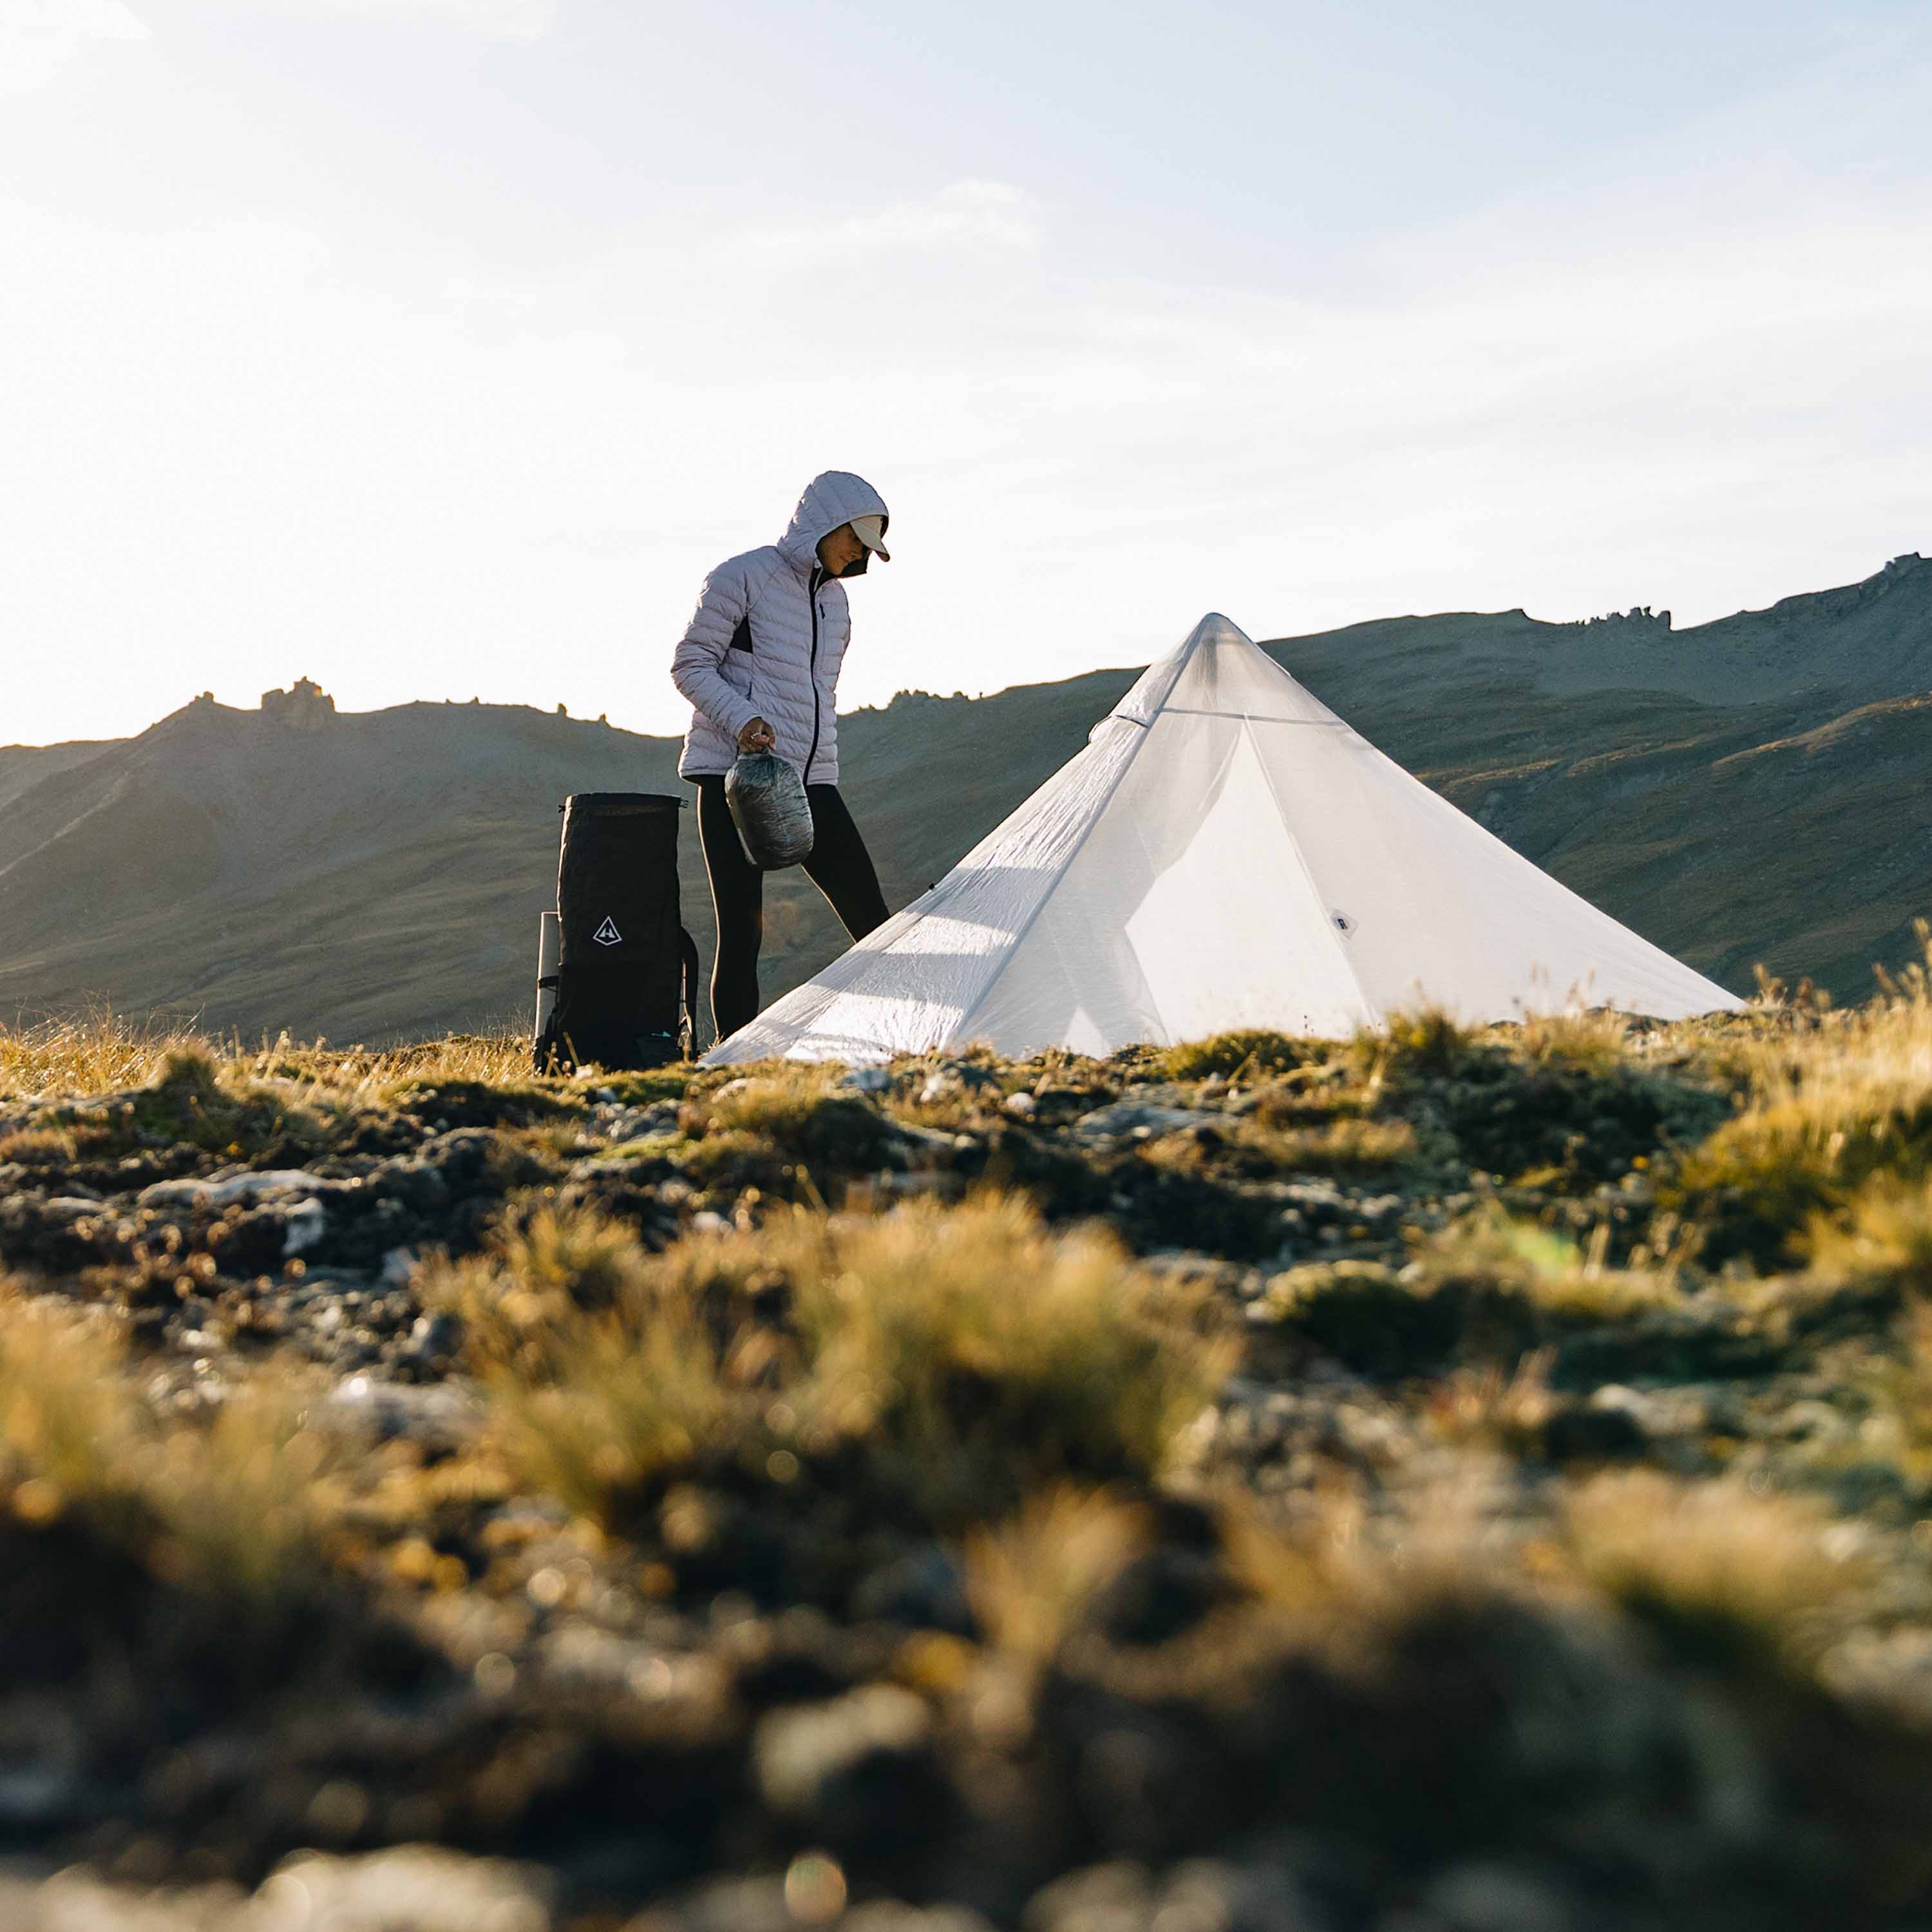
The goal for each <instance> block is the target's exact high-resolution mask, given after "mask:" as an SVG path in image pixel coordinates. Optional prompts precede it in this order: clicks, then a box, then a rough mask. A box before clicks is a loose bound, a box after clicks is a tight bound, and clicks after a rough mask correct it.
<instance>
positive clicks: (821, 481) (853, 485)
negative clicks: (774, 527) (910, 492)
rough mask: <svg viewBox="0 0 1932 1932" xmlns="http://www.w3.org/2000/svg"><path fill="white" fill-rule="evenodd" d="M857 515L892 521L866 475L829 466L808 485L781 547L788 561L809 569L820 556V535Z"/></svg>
mask: <svg viewBox="0 0 1932 1932" xmlns="http://www.w3.org/2000/svg"><path fill="white" fill-rule="evenodd" d="M853 517H886V519H887V520H888V521H889V520H890V518H891V512H890V511H888V510H887V509H886V499H884V498H883V496H880V494H879V493H878V491H877V490H874V488H873V487H872V486H871V484H869V483H868V482H867V481H865V478H864V477H862V476H854V475H853V474H852V472H850V470H849V469H828V470H826V472H824V474H823V475H820V476H814V478H812V479H811V481H810V482H809V483H808V484H806V485H805V494H804V495H803V496H801V497H799V499H798V508H796V509H795V510H794V511H793V512H792V513H791V521H790V523H789V524H788V525H787V526H786V529H785V533H784V535H783V536H781V538H779V539H778V548H779V550H781V552H782V553H784V556H785V558H786V559H787V561H788V562H791V563H793V564H796V565H797V566H798V567H799V568H800V569H802V570H809V569H810V568H811V566H812V565H813V564H814V563H815V562H817V560H818V544H819V539H820V538H821V537H824V536H828V535H830V533H831V532H832V531H834V530H835V529H837V528H838V526H839V525H840V524H841V523H850V521H851V520H852V519H853Z"/></svg>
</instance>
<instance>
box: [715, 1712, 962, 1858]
mask: <svg viewBox="0 0 1932 1932" xmlns="http://www.w3.org/2000/svg"><path fill="white" fill-rule="evenodd" d="M931 1735H932V1712H930V1711H929V1709H927V1707H926V1703H925V1700H923V1699H922V1698H919V1697H915V1696H914V1695H913V1694H912V1692H910V1691H902V1690H901V1689H900V1688H898V1686H897V1685H890V1684H869V1685H866V1686H865V1688H863V1689H862V1690H858V1691H850V1692H848V1693H847V1694H846V1695H845V1696H844V1697H837V1698H834V1699H832V1700H831V1701H830V1702H829V1703H823V1704H803V1705H799V1704H794V1705H790V1706H785V1707H784V1708H783V1709H779V1710H776V1711H774V1712H771V1713H770V1714H769V1715H768V1716H767V1717H766V1718H764V1719H763V1721H762V1722H760V1724H759V1726H758V1728H757V1732H756V1733H755V1735H754V1737H753V1739H752V1741H751V1760H752V1764H753V1766H754V1771H755V1773H756V1776H757V1783H758V1789H759V1790H760V1793H761V1794H762V1795H763V1798H764V1800H765V1802H766V1804H768V1805H770V1806H771V1807H772V1809H773V1810H774V1811H777V1812H778V1813H780V1814H781V1815H783V1816H784V1817H787V1818H790V1819H791V1820H793V1821H794V1822H795V1823H796V1824H797V1825H798V1826H799V1827H800V1828H801V1829H802V1830H803V1831H804V1832H805V1833H806V1834H807V1835H808V1842H815V1843H820V1844H823V1845H826V1846H829V1847H830V1848H831V1849H833V1850H835V1851H839V1852H844V1851H846V1850H848V1849H855V1848H858V1847H862V1846H875V1847H878V1848H880V1849H884V1848H887V1847H892V1846H898V1845H899V1844H901V1843H904V1842H905V1841H907V1839H908V1838H909V1837H910V1835H911V1834H913V1832H916V1831H917V1830H919V1829H927V1830H930V1829H933V1828H934V1826H935V1822H936V1820H937V1818H938V1814H939V1812H940V1808H941V1804H942V1802H943V1798H944V1793H943V1790H942V1789H941V1787H940V1785H939V1783H938V1778H937V1776H936V1775H935V1773H934V1772H933V1769H932V1763H931V1759H930V1755H929V1753H930V1740H931Z"/></svg>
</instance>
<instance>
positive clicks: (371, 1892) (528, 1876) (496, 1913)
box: [238, 1845, 557, 1932]
mask: <svg viewBox="0 0 1932 1932" xmlns="http://www.w3.org/2000/svg"><path fill="white" fill-rule="evenodd" d="M556 1923H557V1918H556V1887H555V1885H554V1883H553V1881H552V1880H551V1879H550V1876H549V1875H548V1874H547V1873H544V1872H541V1871H539V1870H537V1869H536V1868H535V1867H532V1866H529V1865H520V1864H511V1863H510V1862H509V1861H508V1860H507V1859H503V1858H465V1857H463V1855H461V1854H460V1853H458V1852H446V1851H443V1850H442V1849H440V1848H439V1847H437V1846H430V1845H400V1846H396V1847H395V1849H392V1850H389V1851H384V1852H368V1853H365V1854H364V1855H361V1856H359V1857H343V1858H335V1857H329V1856H326V1855H322V1854H320V1853H317V1852H303V1853H301V1854H299V1855H297V1856H296V1857H295V1858H291V1859H290V1860H289V1861H287V1863H286V1864H284V1865H283V1866H282V1867H281V1869H280V1870H278V1871H276V1872H275V1873H273V1874H272V1876H270V1877H269V1879H268V1880H267V1881H266V1882H265V1883H264V1884H263V1887H262V1888H261V1890H260V1891H259V1892H257V1894H255V1897H254V1901H253V1906H252V1916H251V1918H249V1919H248V1928H249V1932H401V1928H404V1927H407V1928H408V1932H550V1928H551V1927H553V1926H554V1925H556ZM238 1932H239V1928H238Z"/></svg>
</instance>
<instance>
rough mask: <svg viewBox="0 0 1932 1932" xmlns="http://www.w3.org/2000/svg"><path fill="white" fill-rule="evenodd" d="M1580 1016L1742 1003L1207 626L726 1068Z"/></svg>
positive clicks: (1248, 647)
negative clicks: (1441, 1016)
mask: <svg viewBox="0 0 1932 1932" xmlns="http://www.w3.org/2000/svg"><path fill="white" fill-rule="evenodd" d="M1574 1004H1586V1005H1590V1006H1607V1007H1616V1008H1618V1009H1619V1010H1622V1011H1625V1012H1630V1013H1650V1014H1655V1015H1657V1016H1660V1017H1661V1018H1664V1019H1677V1018H1681V1017H1682V1016H1685V1015H1688V1014H1691V1013H1708V1012H1711V1011H1713V1010H1718V1009H1721V1008H1722V1009H1731V1008H1735V1007H1738V1006H1739V1005H1740V1004H1742V1002H1741V1001H1739V1000H1737V999H1736V998H1734V997H1733V995H1730V994H1729V993H1727V992H1725V991H1724V989H1723V987H1721V986H1718V985H1716V984H1715V983H1713V982H1712V981H1711V980H1707V979H1706V978H1704V977H1703V975H1702V974H1698V973H1694V972H1693V971H1691V968H1689V967H1688V966H1685V965H1682V963H1681V962H1679V961H1677V960H1676V959H1672V958H1671V956H1670V955H1669V954H1668V953H1664V952H1662V951H1661V950H1659V949H1658V947H1655V946H1653V945H1652V944H1650V942H1649V941H1648V940H1645V939H1640V938H1638V936H1637V935H1636V934H1635V933H1634V932H1631V930H1630V929H1628V927H1626V926H1619V924H1618V923H1617V922H1616V920H1615V919H1612V918H1610V916H1608V915H1607V913H1601V912H1599V911H1598V910H1597V908H1596V907H1595V906H1593V905H1592V904H1589V902H1588V901H1586V900H1584V899H1581V898H1578V897H1577V895H1576V894H1575V893H1574V892H1571V890H1570V889H1569V888H1568V886H1562V885H1559V883H1557V881H1556V880H1554V879H1553V878H1552V877H1550V875H1549V874H1547V872H1544V871H1541V870H1539V869H1538V868H1537V867H1536V866H1535V865H1532V864H1531V863H1530V862H1529V860H1528V859H1526V858H1524V857H1523V856H1521V855H1520V853H1516V852H1514V851H1512V850H1511V849H1510V848H1509V847H1508V846H1507V845H1505V844H1504V843H1503V842H1502V840H1500V839H1499V838H1495V837H1493V836H1492V835H1491V834H1490V833H1489V832H1486V831H1484V829H1483V828H1482V827H1481V826H1480V825H1478V824H1477V823H1476V822H1475V820H1473V819H1472V818H1469V817H1466V816H1465V815H1464V814H1463V813H1461V812H1460V811H1457V809H1456V808H1455V807H1454V805H1451V804H1450V803H1449V802H1448V800H1447V799H1443V798H1441V797H1439V796H1437V795H1436V793H1434V792H1433V791H1431V790H1430V789H1429V787H1427V785H1425V784H1421V783H1420V782H1419V781H1418V780H1416V779H1415V778H1412V777H1410V776H1409V774H1408V773H1407V772H1405V771H1404V770H1403V769H1402V768H1401V766H1399V765H1397V764H1396V763H1394V762H1393V761H1392V760H1390V759H1388V758H1386V757H1384V756H1383V755H1382V753H1381V752H1379V751H1377V750H1376V748H1375V747H1374V746H1373V745H1371V744H1370V743H1369V742H1367V740H1366V739H1364V738H1362V737H1361V736H1358V733H1355V731H1353V730H1351V729H1350V728H1349V726H1348V725H1347V724H1344V723H1343V721H1342V720H1341V719H1340V718H1338V717H1337V716H1336V715H1335V714H1334V712H1332V711H1331V710H1329V709H1328V707H1327V706H1325V705H1324V704H1322V703H1319V701H1318V700H1316V699H1315V698H1313V697H1310V694H1308V693H1307V691H1304V689H1303V688H1301V685H1298V683H1296V682H1295V679H1293V678H1292V677H1291V676H1289V674H1288V673H1287V672H1286V671H1285V670H1283V669H1282V668H1281V667H1280V665H1278V664H1276V663H1275V661H1274V659H1273V658H1271V657H1269V656H1268V654H1267V652H1265V651H1263V650H1262V649H1260V648H1259V646H1256V644H1254V643H1252V642H1251V641H1250V640H1249V639H1248V638H1247V637H1244V635H1243V634H1241V631H1238V630H1237V629H1236V628H1235V626H1234V625H1232V624H1231V623H1230V622H1229V621H1228V620H1227V619H1226V618H1225V617H1222V616H1208V617H1204V618H1203V619H1202V620H1201V622H1199V624H1198V625H1196V627H1195V628H1194V631H1193V634H1191V635H1190V637H1188V639H1187V642H1186V643H1184V644H1182V645H1181V647H1180V649H1178V650H1176V651H1175V652H1173V653H1172V655H1169V656H1168V657H1166V658H1163V660H1162V661H1160V663H1158V664H1155V665H1154V666H1152V667H1151V668H1150V669H1149V670H1148V672H1147V673H1146V674H1145V676H1143V677H1142V679H1140V681H1139V682H1138V683H1137V684H1136V685H1135V686H1134V688H1133V690H1131V691H1129V692H1128V694H1127V696H1126V697H1124V699H1122V700H1121V703H1119V704H1118V705H1117V706H1115V709H1114V710H1113V712H1112V713H1111V714H1110V715H1109V716H1108V717H1106V718H1103V719H1102V721H1100V724H1097V725H1096V726H1095V727H1094V731H1093V733H1092V735H1091V738H1090V739H1089V740H1088V745H1087V747H1086V748H1085V750H1084V751H1082V752H1080V753H1079V755H1078V756H1077V757H1075V758H1073V760H1071V761H1070V763H1067V764H1066V765H1064V766H1062V767H1061V769H1060V770H1058V772H1055V774H1054V775H1053V776H1052V778H1049V780H1048V781H1046V784H1043V785H1042V786H1041V787H1040V790H1037V792H1035V793H1034V795H1033V796H1031V798H1029V799H1028V800H1027V801H1026V802H1025V804H1024V805H1022V806H1020V808H1019V810H1018V811H1015V812H1014V813H1013V815H1012V816H1011V817H1009V818H1008V819H1007V820H1006V821H1005V822H1004V823H1003V824H1001V826H998V829H995V831H994V832H992V833H990V834H989V835H988V836H987V837H986V838H983V840H981V841H980V843H979V844H977V845H976V846H975V847H974V848H973V850H971V852H969V853H967V855H966V856H965V858H964V859H962V860H961V861H960V862H959V864H958V865H956V866H955V867H954V868H953V870H952V871H950V872H949V873H947V875H946V877H944V879H942V880H941V881H940V882H939V883H938V885H936V886H934V887H933V888H932V890H931V891H930V892H927V893H926V895H924V896H923V897H922V898H919V899H917V900H915V901H913V904H910V906H908V907H907V908H906V909H905V910H904V911H903V912H901V913H899V914H898V916H896V917H895V918H893V919H889V920H888V921H887V922H886V924H885V925H883V926H880V928H879V929H878V930H877V932H874V933H872V934H871V935H869V936H868V938H865V939H864V940H862V941H860V942H859V944H857V945H856V946H854V947H853V948H852V949H851V950H850V952H848V953H845V954H844V956H842V957H841V958H840V959H836V960H835V961H833V962H832V964H831V965H829V966H828V967H826V968H825V970H824V971H823V972H821V973H820V974H817V975H815V976H814V977H813V978H812V979H811V980H808V981H807V982H806V983H805V984H804V985H803V986H799V987H798V988H796V989H795V990H794V991H793V992H790V993H788V994H787V995H785V997H784V998H783V999H781V1000H780V1001H778V1002H777V1003H776V1004H774V1005H773V1006H772V1007H769V1009H768V1010H766V1012H764V1013H762V1014H760V1016H758V1018H757V1019H755V1020H754V1021H753V1022H751V1025H748V1026H746V1027H744V1028H741V1029H740V1030H739V1031H738V1032H736V1033H735V1034H733V1035H732V1036H731V1037H730V1039H728V1040H724V1041H722V1042H721V1043H719V1045H718V1046H716V1047H715V1048H714V1049H712V1052H710V1054H709V1055H707V1056H706V1058H707V1059H708V1061H710V1062H711V1063H712V1064H723V1063H729V1062H736V1061H750V1060H762V1059H765V1058H772V1057H775V1056H778V1055H786V1056H789V1057H790V1058H793V1059H804V1060H849V1061H867V1060H878V1059H881V1058H886V1057H887V1056H889V1055H892V1054H895V1053H913V1052H926V1051H929V1050H930V1049H934V1048H938V1047H944V1046H964V1045H965V1044H967V1043H969V1042H971V1041H974V1040H983V1041H986V1042H987V1043H989V1044H990V1045H991V1046H993V1047H995V1049H998V1051H1000V1052H1003V1053H1007V1054H1014V1055H1021V1054H1027V1053H1031V1052H1037V1051H1039V1050H1040V1049H1043V1048H1046V1047H1052V1046H1062V1047H1068V1048H1071V1049H1074V1050H1076V1051H1077V1052H1082V1053H1091V1054H1102V1053H1106V1052H1112V1050H1113V1049H1115V1048H1116V1047H1119V1046H1125V1045H1127V1043H1130V1042H1131V1041H1135V1040H1148V1041H1153V1042H1155V1043H1173V1042H1175V1041H1178V1040H1192V1039H1198V1038H1199V1037H1202V1035H1204V1034H1211V1033H1217V1032H1220V1031H1223V1030H1224V1029H1226V1028H1236V1027H1268V1028H1274V1029H1276V1030H1277V1031H1280V1032H1284V1033H1297V1034H1315V1035H1322V1036H1335V1035H1339V1034H1349V1033H1352V1032H1353V1031H1355V1029H1357V1028H1360V1027H1364V1026H1367V1027H1373V1026H1376V1025H1380V1024H1381V1023H1382V1022H1383V1021H1384V1020H1385V1018H1386V1017H1387V1016H1388V1015H1389V1014H1390V1013H1392V1012H1394V1011H1397V1010H1400V1009H1403V1008H1411V1009H1412V1008H1415V1007H1418V1006H1422V1005H1433V1006H1437V1007H1442V1008H1443V1009H1445V1010H1447V1011H1448V1012H1450V1013H1454V1015H1456V1016H1457V1017H1458V1018H1460V1019H1463V1020H1465V1021H1469V1022H1479V1021H1485V1020H1493V1019H1515V1018H1519V1017H1520V1016H1523V1015H1524V1014H1526V1013H1535V1012H1547V1011H1551V1010H1560V1009H1562V1008H1563V1007H1566V1006H1571V1005H1574Z"/></svg>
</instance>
